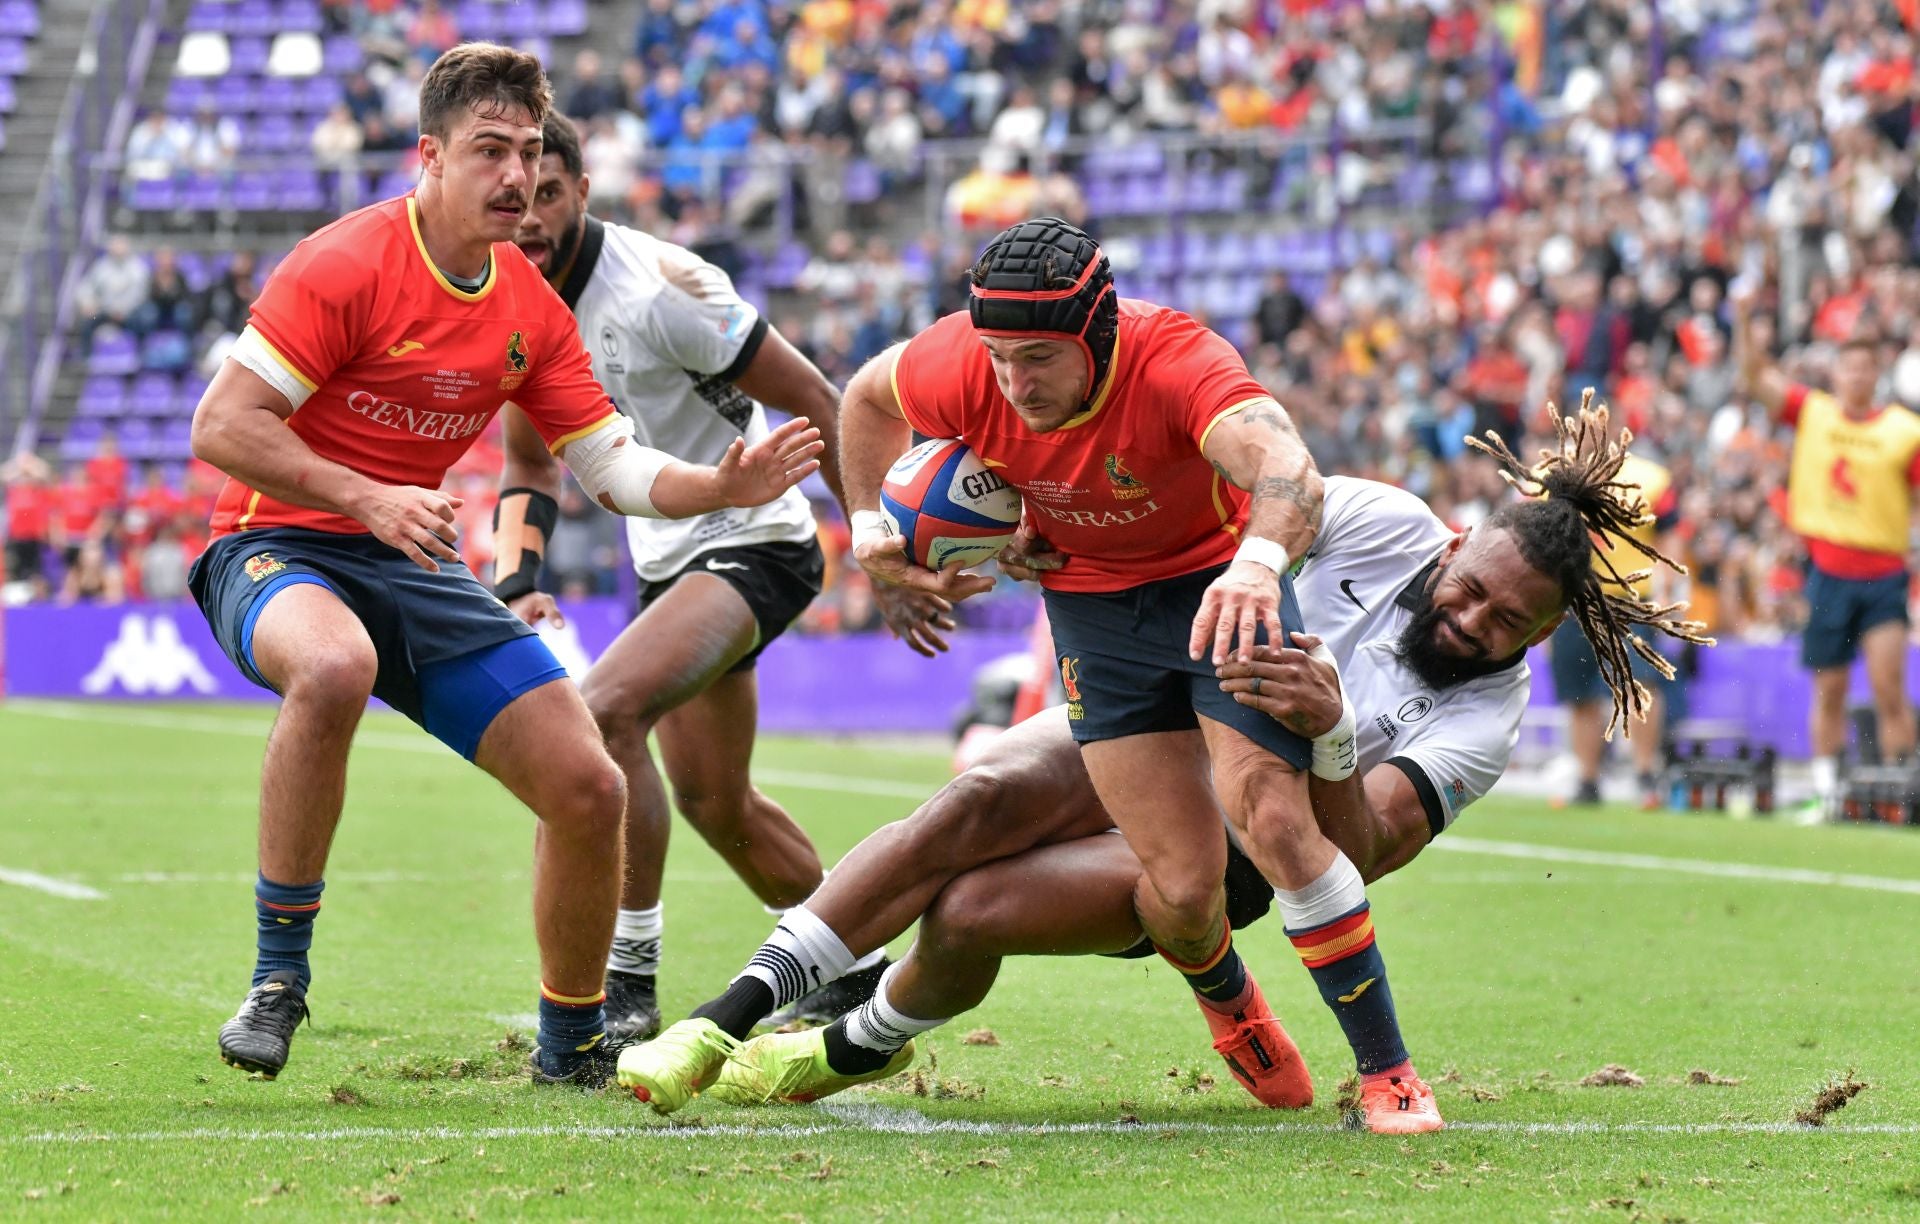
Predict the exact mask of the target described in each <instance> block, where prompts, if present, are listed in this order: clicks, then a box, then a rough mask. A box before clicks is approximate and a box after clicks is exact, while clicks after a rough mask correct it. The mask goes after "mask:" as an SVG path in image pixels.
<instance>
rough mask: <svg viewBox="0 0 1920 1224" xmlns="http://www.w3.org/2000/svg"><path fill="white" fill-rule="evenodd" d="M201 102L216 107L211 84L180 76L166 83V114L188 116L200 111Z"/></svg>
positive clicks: (196, 78)
mask: <svg viewBox="0 0 1920 1224" xmlns="http://www.w3.org/2000/svg"><path fill="white" fill-rule="evenodd" d="M202 102H206V103H209V104H212V105H216V106H217V105H218V104H217V103H215V102H214V99H213V83H212V82H210V81H203V80H201V79H199V78H198V77H181V76H177V77H175V78H173V80H171V81H169V82H167V101H166V110H167V113H169V114H173V115H190V114H192V113H193V112H194V111H196V110H199V109H200V104H201V103H202Z"/></svg>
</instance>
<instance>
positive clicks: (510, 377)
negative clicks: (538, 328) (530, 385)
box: [500, 332, 528, 391]
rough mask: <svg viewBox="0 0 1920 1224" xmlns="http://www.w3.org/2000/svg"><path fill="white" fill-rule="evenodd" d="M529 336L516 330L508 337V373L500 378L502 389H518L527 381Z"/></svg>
mask: <svg viewBox="0 0 1920 1224" xmlns="http://www.w3.org/2000/svg"><path fill="white" fill-rule="evenodd" d="M527 364H528V363H527V336H526V333H525V332H514V333H513V334H512V335H511V336H508V337H507V374H506V377H504V378H502V379H501V380H500V389H501V390H502V391H515V390H518V389H519V387H520V384H521V383H523V382H525V381H527Z"/></svg>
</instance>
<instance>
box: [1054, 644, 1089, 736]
mask: <svg viewBox="0 0 1920 1224" xmlns="http://www.w3.org/2000/svg"><path fill="white" fill-rule="evenodd" d="M1060 684H1061V686H1062V687H1063V688H1065V689H1066V690H1067V717H1068V718H1070V719H1074V720H1076V721H1078V720H1079V719H1082V718H1085V717H1086V716H1087V708H1086V707H1085V706H1083V705H1081V704H1080V660H1079V659H1076V658H1074V657H1073V656H1072V655H1067V656H1065V657H1064V658H1062V659H1061V660H1060Z"/></svg>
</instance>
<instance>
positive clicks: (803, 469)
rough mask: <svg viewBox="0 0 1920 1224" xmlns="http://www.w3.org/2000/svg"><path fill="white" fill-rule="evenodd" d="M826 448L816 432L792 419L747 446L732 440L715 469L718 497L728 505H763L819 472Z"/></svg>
mask: <svg viewBox="0 0 1920 1224" xmlns="http://www.w3.org/2000/svg"><path fill="white" fill-rule="evenodd" d="M826 449H827V444H826V443H825V442H822V441H821V440H820V431H819V430H817V429H815V428H814V427H813V426H812V424H810V423H809V422H808V420H807V418H805V417H795V418H793V419H792V420H791V421H788V422H787V423H786V424H784V425H782V426H780V428H778V429H776V430H774V431H773V432H772V433H770V434H768V435H767V436H766V437H764V438H762V439H760V440H759V441H758V442H755V443H754V444H753V445H752V446H748V445H747V442H746V439H745V438H735V439H734V440H733V445H732V446H729V447H728V448H727V453H726V455H725V456H724V457H722V458H721V460H720V465H719V468H718V469H717V471H718V473H719V476H718V479H719V485H720V495H721V496H722V497H723V498H725V499H726V504H727V505H729V506H764V505H766V504H767V503H768V502H770V501H772V500H773V499H774V498H776V497H778V496H780V495H781V494H782V493H785V492H786V491H787V490H788V489H791V488H792V487H793V486H795V485H797V484H799V483H800V482H801V481H803V480H805V479H806V478H807V477H809V476H811V475H813V474H814V473H815V472H817V471H819V470H820V459H819V455H820V452H821V451H824V450H826Z"/></svg>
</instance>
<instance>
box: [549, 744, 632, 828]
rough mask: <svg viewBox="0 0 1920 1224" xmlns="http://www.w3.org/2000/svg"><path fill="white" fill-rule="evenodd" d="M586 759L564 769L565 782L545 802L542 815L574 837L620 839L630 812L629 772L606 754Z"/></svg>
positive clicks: (553, 825) (550, 824) (596, 754)
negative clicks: (627, 775)
mask: <svg viewBox="0 0 1920 1224" xmlns="http://www.w3.org/2000/svg"><path fill="white" fill-rule="evenodd" d="M587 762H588V763H587V764H585V765H584V766H580V767H575V768H569V769H567V770H566V771H565V775H564V782H563V783H562V784H561V785H559V786H557V787H556V788H555V789H554V791H553V792H552V794H553V797H552V798H551V799H549V800H548V801H547V802H546V803H544V804H543V805H542V809H541V811H540V813H539V815H540V818H541V819H542V820H544V821H546V822H547V824H548V825H549V826H550V827H554V828H558V829H564V830H565V831H566V832H567V833H569V834H570V835H573V836H578V837H588V838H593V839H596V840H597V839H602V838H604V839H608V840H613V839H617V838H618V837H619V836H620V827H621V825H622V823H624V821H625V818H626V812H627V778H626V775H625V774H623V773H621V772H620V767H619V766H618V765H615V764H614V763H613V759H612V758H611V757H608V756H606V755H605V754H603V753H595V754H593V755H592V756H590V757H588V758H587Z"/></svg>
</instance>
